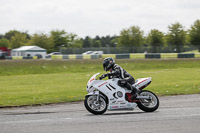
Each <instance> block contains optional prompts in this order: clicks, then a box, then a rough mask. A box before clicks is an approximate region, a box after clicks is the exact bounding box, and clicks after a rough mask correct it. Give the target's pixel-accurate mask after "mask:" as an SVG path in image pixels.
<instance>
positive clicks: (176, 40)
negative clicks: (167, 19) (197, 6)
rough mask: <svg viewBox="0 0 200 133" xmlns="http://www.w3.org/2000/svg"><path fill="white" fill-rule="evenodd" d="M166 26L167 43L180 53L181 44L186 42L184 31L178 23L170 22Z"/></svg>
mask: <svg viewBox="0 0 200 133" xmlns="http://www.w3.org/2000/svg"><path fill="white" fill-rule="evenodd" d="M168 28H169V32H168V34H167V43H168V45H169V46H173V47H174V48H175V49H174V50H175V52H178V53H180V52H181V49H182V47H183V45H185V44H186V31H185V30H184V28H183V26H182V25H181V24H180V23H175V24H172V25H170V26H168Z"/></svg>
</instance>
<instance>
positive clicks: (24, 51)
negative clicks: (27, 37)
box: [11, 46, 46, 58]
mask: <svg viewBox="0 0 200 133" xmlns="http://www.w3.org/2000/svg"><path fill="white" fill-rule="evenodd" d="M11 56H23V57H31V56H38V57H39V58H45V56H46V49H43V48H40V47H38V46H22V47H20V48H16V49H13V50H12V52H11Z"/></svg>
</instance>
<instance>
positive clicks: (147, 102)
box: [137, 90, 159, 112]
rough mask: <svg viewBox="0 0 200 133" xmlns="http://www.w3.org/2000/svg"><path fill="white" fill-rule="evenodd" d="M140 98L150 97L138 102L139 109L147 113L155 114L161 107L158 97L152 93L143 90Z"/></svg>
mask: <svg viewBox="0 0 200 133" xmlns="http://www.w3.org/2000/svg"><path fill="white" fill-rule="evenodd" d="M139 95H140V96H149V99H140V100H139V102H137V104H138V107H139V108H140V109H141V110H143V111H145V112H153V111H155V110H157V109H158V107H159V99H158V97H157V96H156V95H155V94H154V93H153V92H151V91H147V90H143V91H141V92H140V93H139Z"/></svg>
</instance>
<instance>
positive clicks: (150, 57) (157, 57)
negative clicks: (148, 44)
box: [145, 53, 160, 59]
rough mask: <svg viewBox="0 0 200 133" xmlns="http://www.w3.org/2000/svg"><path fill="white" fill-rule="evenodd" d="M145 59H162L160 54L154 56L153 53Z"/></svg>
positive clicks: (146, 55)
mask: <svg viewBox="0 0 200 133" xmlns="http://www.w3.org/2000/svg"><path fill="white" fill-rule="evenodd" d="M145 58H146V59H153V58H156V59H160V54H157V53H155V54H152V53H148V54H145Z"/></svg>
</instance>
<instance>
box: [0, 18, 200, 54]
mask: <svg viewBox="0 0 200 133" xmlns="http://www.w3.org/2000/svg"><path fill="white" fill-rule="evenodd" d="M27 45H36V46H39V47H42V48H45V49H47V51H48V52H53V51H58V50H59V49H60V48H61V47H62V48H90V47H96V48H99V47H127V48H128V47H141V46H151V47H152V49H153V52H155V53H156V52H157V50H158V49H159V48H161V47H167V46H170V47H174V48H175V49H176V51H177V52H181V48H182V47H184V46H190V45H194V46H196V47H197V48H198V49H199V51H200V20H196V21H195V22H194V24H193V25H191V27H190V28H189V29H187V30H186V29H185V28H184V26H183V25H182V24H180V23H179V22H176V23H173V24H171V25H169V26H168V32H167V33H163V32H161V31H159V30H158V29H152V30H151V31H150V32H149V33H148V34H147V35H145V34H144V31H143V30H141V28H140V27H138V26H131V27H129V28H126V29H122V30H121V32H120V35H119V36H116V35H114V36H110V35H107V36H103V37H100V36H98V35H97V36H96V37H94V38H91V37H89V36H86V37H85V38H80V37H78V36H77V35H76V34H74V33H68V32H66V31H65V30H52V31H50V33H48V34H45V33H35V34H33V35H30V34H28V32H21V31H17V30H11V31H8V32H6V33H5V34H1V35H0V47H8V48H10V49H14V48H18V47H20V46H27Z"/></svg>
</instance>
